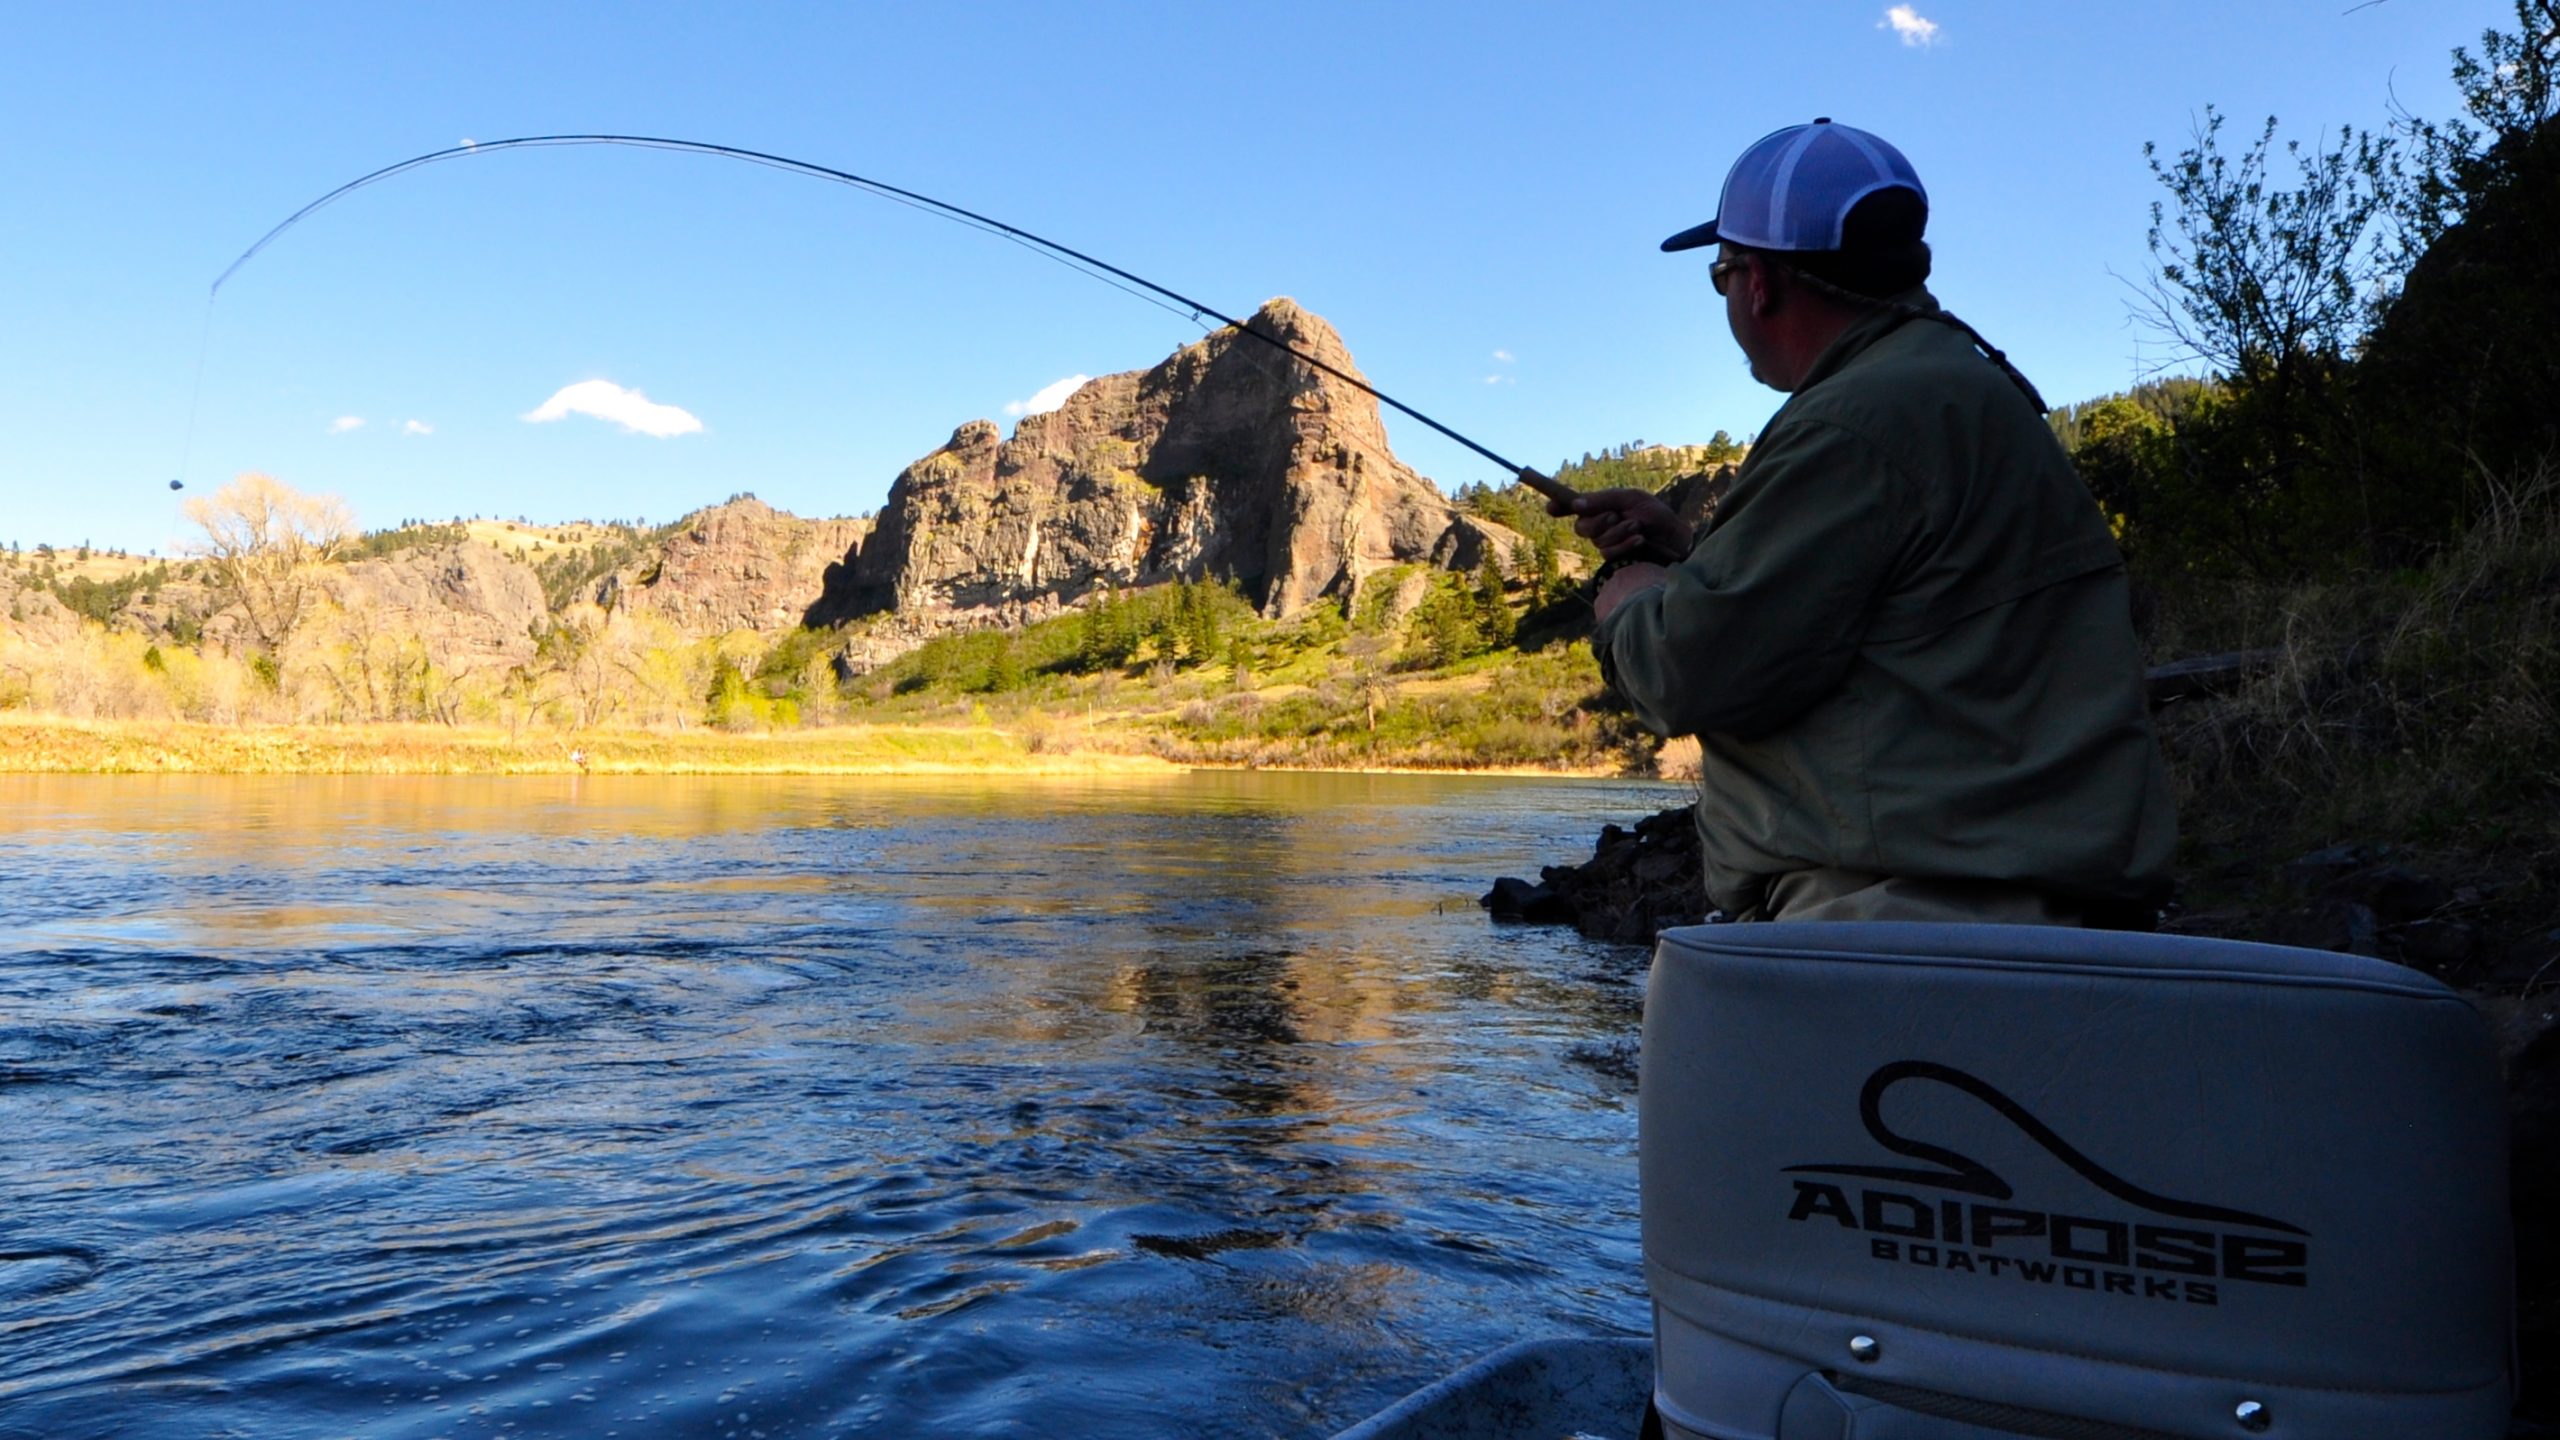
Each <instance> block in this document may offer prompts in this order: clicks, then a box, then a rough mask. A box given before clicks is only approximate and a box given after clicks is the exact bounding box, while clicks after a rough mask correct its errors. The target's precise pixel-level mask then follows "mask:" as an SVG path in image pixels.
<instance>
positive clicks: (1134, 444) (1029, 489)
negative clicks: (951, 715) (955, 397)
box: [811, 299, 1516, 624]
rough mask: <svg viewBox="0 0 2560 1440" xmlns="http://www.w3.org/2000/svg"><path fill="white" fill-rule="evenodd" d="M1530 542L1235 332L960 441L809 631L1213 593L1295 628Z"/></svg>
mask: <svg viewBox="0 0 2560 1440" xmlns="http://www.w3.org/2000/svg"><path fill="white" fill-rule="evenodd" d="M1246 325H1247V326H1248V327H1249V328H1251V329H1253V330H1255V331H1257V332H1259V333H1260V334H1263V335H1267V336H1270V337H1272V338H1275V339H1279V340H1282V341H1285V342H1287V343H1289V344H1292V345H1295V346H1297V347H1299V348H1300V349H1302V350H1305V351H1306V352H1307V353H1309V354H1311V355H1314V356H1316V357H1318V358H1320V359H1322V360H1323V361H1324V362H1325V363H1327V364H1329V365H1332V366H1334V367H1335V368H1337V369H1340V370H1342V371H1344V372H1346V373H1349V374H1358V373H1359V372H1358V371H1357V370H1356V369H1355V368H1354V367H1353V364H1352V360H1351V355H1350V352H1349V350H1347V349H1346V348H1345V347H1344V346H1343V343H1342V338H1341V337H1340V336H1339V335H1337V334H1335V333H1334V330H1333V327H1332V326H1330V325H1327V324H1326V323H1325V322H1324V321H1323V320H1321V319H1319V318H1317V317H1316V316H1314V315H1311V314H1309V313H1308V312H1306V311H1305V310H1302V309H1300V308H1299V307H1298V306H1297V305H1296V304H1295V303H1293V302H1291V301H1289V300H1285V299H1282V300H1273V301H1271V302H1270V303H1268V304H1266V305H1264V306H1263V307H1262V308H1261V309H1260V310H1259V311H1257V312H1255V314H1254V315H1253V317H1252V318H1251V319H1250V320H1248V321H1247V322H1246ZM1515 539H1516V537H1514V536H1512V535H1511V534H1510V533H1509V532H1508V531H1504V530H1502V529H1501V527H1499V526H1495V525H1490V524H1488V523H1486V522H1484V521H1481V520H1475V519H1471V518H1467V517H1462V516H1461V515H1459V514H1458V512H1457V511H1456V509H1455V508H1454V507H1453V506H1452V505H1451V504H1450V503H1449V501H1448V500H1447V499H1446V498H1445V497H1443V496H1442V495H1441V494H1440V492H1439V491H1438V489H1436V488H1435V487H1434V486H1433V485H1432V484H1431V483H1430V482H1429V481H1427V480H1425V479H1423V478H1422V477H1421V476H1419V475H1417V474H1415V473H1414V472H1413V470H1412V469H1410V468H1409V467H1407V466H1406V465H1404V464H1403V463H1401V462H1400V461H1398V460H1397V459H1396V458H1395V456H1394V454H1393V453H1392V452H1391V451H1389V449H1388V448H1387V437H1386V429H1385V427H1384V426H1383V425H1382V424H1381V423H1380V421H1379V417H1378V406H1377V402H1376V401H1375V400H1373V399H1372V398H1370V397H1369V396H1368V395H1366V394H1364V393H1362V392H1361V391H1359V390H1357V389H1355V388H1353V387H1351V386H1349V385H1346V384H1344V383H1343V382H1342V381H1340V380H1337V379H1335V378H1333V377H1332V376H1329V375H1326V374H1324V373H1323V372H1322V371H1320V370H1317V369H1316V368H1315V367H1313V366H1310V365H1308V364H1306V363H1304V362H1302V361H1300V360H1298V359H1296V358H1294V357H1292V356H1290V355H1288V354H1285V353H1283V352H1282V351H1280V350H1277V349H1275V348H1273V347H1272V346H1270V345H1268V344H1266V343H1264V342H1263V341H1261V340H1259V339H1255V338H1253V337H1252V336H1247V335H1244V334H1240V333H1238V331H1236V330H1235V329H1233V328H1229V329H1226V330H1222V331H1219V332H1218V333H1216V334H1213V335H1210V336H1208V337H1207V338H1205V339H1203V340H1201V341H1199V342H1198V343H1196V344H1192V345H1186V346H1184V347H1182V348H1181V349H1180V350H1177V351H1175V352H1174V354H1173V355H1172V356H1171V357H1169V358H1168V359H1166V360H1165V361H1164V362H1163V363H1162V364H1160V365H1157V366H1155V367H1154V368H1153V369H1150V370H1144V371H1128V372H1124V373H1121V374H1117V375H1106V376H1103V377H1102V378H1100V379H1098V380H1092V381H1089V382H1087V383H1086V384H1085V385H1084V386H1083V387H1082V388H1081V389H1079V390H1077V391H1076V392H1075V394H1074V395H1073V396H1071V397H1069V398H1068V400H1067V403H1066V404H1065V406H1064V407H1062V408H1060V409H1058V410H1056V411H1053V412H1051V413H1049V414H1046V415H1033V416H1028V417H1026V418H1024V419H1023V421H1022V422H1021V423H1020V425H1019V426H1017V427H1016V429H1015V431H1014V435H1013V438H1011V439H1010V440H1008V439H1004V438H1003V437H1002V435H1001V434H1000V432H999V431H998V430H997V429H996V427H995V426H994V425H993V424H991V423H989V422H987V421H984V420H977V421H972V422H970V423H969V424H966V425H963V426H961V427H960V428H959V429H958V430H957V431H954V432H953V433H952V436H951V439H950V441H949V443H947V444H945V445H944V446H942V448H940V449H938V450H936V451H934V452H933V453H932V454H930V455H927V456H925V457H924V458H923V459H921V460H918V461H917V462H915V463H914V464H913V465H910V466H908V467H907V469H906V470H905V472H904V473H902V474H900V475H899V477H898V479H897V481H896V483H895V484H894V485H892V486H891V487H890V491H889V498H888V503H887V504H886V505H885V506H884V507H883V508H882V510H881V512H880V519H879V527H878V529H877V531H876V532H875V533H874V534H873V535H872V536H871V538H870V539H869V540H867V541H866V542H864V544H863V545H862V547H861V549H860V551H859V553H858V554H857V555H856V556H855V557H853V561H852V563H851V564H850V565H849V566H847V567H846V569H845V570H844V572H843V573H842V575H841V577H840V579H839V581H838V582H836V583H833V584H830V585H829V586H828V588H827V591H826V594H825V596H824V597H823V598H822V599H821V601H820V603H819V604H818V605H817V606H816V607H814V608H813V610H812V613H811V619H812V620H813V621H814V622H833V621H840V620H845V619H850V618H854V617H858V616H865V615H876V614H880V613H882V612H896V613H897V614H898V615H899V616H901V617H903V618H905V619H907V620H909V621H910V622H912V621H914V620H917V619H919V618H922V617H927V616H938V617H942V618H943V620H944V621H945V623H947V624H994V623H1003V622H1004V621H1005V620H1006V619H1008V618H1010V617H1013V616H1018V615H1020V614H1022V613H1023V612H1025V611H1026V610H1044V609H1052V608H1054V607H1056V606H1058V605H1062V604H1069V603H1073V602H1074V601H1075V600H1077V599H1079V598H1081V597H1083V596H1084V595H1087V594H1089V593H1092V592H1094V591H1097V590H1101V589H1104V588H1115V587H1127V586H1138V585H1150V584H1155V583H1158V582H1161V581H1168V580H1177V579H1203V578H1208V579H1217V580H1224V581H1230V582H1233V583H1234V584H1235V585H1237V586H1238V587H1239V588H1241V589H1242V590H1243V592H1244V593H1245V595H1246V596H1247V597H1249V598H1250V599H1252V600H1253V601H1254V603H1256V604H1257V605H1259V606H1260V607H1261V608H1262V609H1263V611H1264V612H1265V613H1267V614H1272V615H1289V614H1294V613H1296V612H1297V611H1299V610H1302V609H1304V608H1305V607H1306V606H1307V605H1308V604H1310V603H1311V602H1313V601H1315V600H1316V599H1318V598H1319V597H1323V596H1329V595H1338V594H1341V593H1343V592H1345V591H1347V590H1349V589H1352V588H1354V587H1356V586H1357V585H1358V583H1359V581H1360V580H1361V578H1362V577H1364V576H1366V575H1368V574H1369V573H1371V572H1373V571H1376V570H1379V569H1382V568H1384V567H1386V566H1389V565H1394V564H1399V563H1404V562H1410V561H1434V562H1437V563H1440V564H1443V565H1448V566H1453V567H1457V568H1473V567H1474V566H1475V565H1476V564H1477V563H1479V561H1480V560H1481V558H1482V556H1483V555H1484V554H1485V553H1486V552H1487V550H1488V547H1490V548H1491V549H1492V550H1493V552H1494V553H1496V554H1501V553H1503V552H1505V551H1507V549H1508V547H1509V546H1510V544H1511V543H1513V541H1514V540H1515Z"/></svg>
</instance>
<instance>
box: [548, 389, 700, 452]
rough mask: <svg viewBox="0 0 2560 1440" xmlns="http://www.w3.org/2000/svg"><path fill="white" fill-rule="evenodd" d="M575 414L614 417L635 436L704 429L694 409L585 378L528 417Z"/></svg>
mask: <svg viewBox="0 0 2560 1440" xmlns="http://www.w3.org/2000/svg"><path fill="white" fill-rule="evenodd" d="M572 415H593V416H594V417H596V418H597V419H599V420H610V421H612V422H613V423H614V424H616V425H619V426H621V427H622V428H623V429H625V430H628V431H630V432H631V433H633V434H635V435H654V436H656V437H657V438H659V439H661V440H664V439H666V438H667V437H668V436H671V435H690V434H692V433H694V432H695V431H697V430H700V429H701V428H702V422H701V421H700V420H697V419H695V418H694V415H693V412H692V411H690V410H685V409H682V408H680V407H678V406H674V405H661V404H658V403H657V402H656V401H654V400H651V399H650V398H649V397H648V396H646V395H643V394H641V393H640V392H639V391H637V390H626V389H624V388H623V387H621V386H619V385H616V384H614V383H613V382H612V381H610V380H581V381H579V382H578V383H577V384H575V385H563V386H561V387H560V389H559V390H558V391H557V392H556V393H554V394H553V395H552V397H551V398H550V399H548V400H545V401H543V402H542V404H541V406H540V407H539V408H538V409H535V410H532V411H529V412H527V413H526V415H525V416H524V418H525V419H526V420H527V421H529V422H531V423H533V424H536V425H539V424H542V423H543V422H545V421H550V420H565V419H567V418H568V417H570V416H572Z"/></svg>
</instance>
